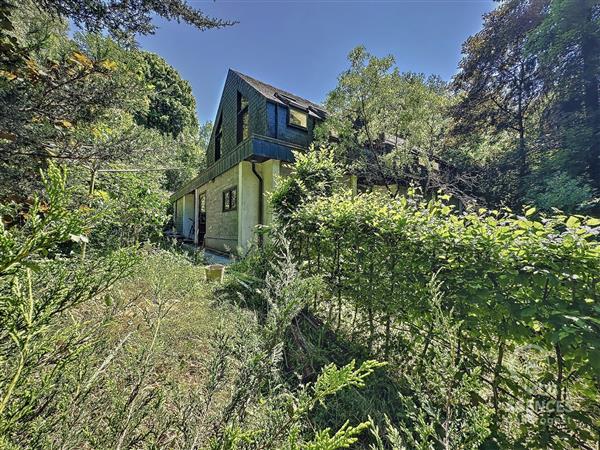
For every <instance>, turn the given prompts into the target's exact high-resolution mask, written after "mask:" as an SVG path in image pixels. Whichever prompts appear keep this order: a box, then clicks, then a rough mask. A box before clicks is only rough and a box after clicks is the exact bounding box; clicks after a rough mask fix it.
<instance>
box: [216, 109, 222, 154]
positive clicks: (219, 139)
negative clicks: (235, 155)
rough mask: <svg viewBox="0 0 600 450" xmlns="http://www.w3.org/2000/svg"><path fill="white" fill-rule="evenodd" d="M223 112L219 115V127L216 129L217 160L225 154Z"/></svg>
mask: <svg viewBox="0 0 600 450" xmlns="http://www.w3.org/2000/svg"><path fill="white" fill-rule="evenodd" d="M222 147H223V113H221V114H220V115H219V121H218V122H217V129H216V130H215V162H217V161H218V160H219V159H221V156H223V148H222Z"/></svg>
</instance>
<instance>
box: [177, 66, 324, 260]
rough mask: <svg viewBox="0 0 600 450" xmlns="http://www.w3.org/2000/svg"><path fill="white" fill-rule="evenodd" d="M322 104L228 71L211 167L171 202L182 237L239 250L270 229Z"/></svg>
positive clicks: (216, 247)
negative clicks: (282, 181)
mask: <svg viewBox="0 0 600 450" xmlns="http://www.w3.org/2000/svg"><path fill="white" fill-rule="evenodd" d="M325 114H326V113H325V110H324V109H323V107H322V106H320V105H317V104H315V103H312V102H310V101H308V100H305V99H303V98H300V97H298V96H296V95H293V94H290V93H289V92H286V91H283V90H281V89H277V88H275V87H273V86H270V85H268V84H265V83H263V82H261V81H258V80H255V79H253V78H251V77H249V76H247V75H244V74H241V73H239V72H236V71H234V70H229V72H228V74H227V79H226V81H225V87H224V88H223V94H222V96H221V100H220V103H219V107H218V110H217V116H216V118H215V122H214V123H215V126H214V128H213V131H212V135H211V138H210V142H209V145H208V149H207V168H206V169H205V170H204V171H202V172H201V173H200V174H199V175H198V176H197V177H195V178H194V179H193V180H191V181H190V182H188V183H187V184H185V185H184V186H182V187H181V188H180V189H179V190H177V191H176V192H175V193H174V194H173V195H172V196H171V201H172V202H173V208H174V214H173V216H174V224H175V228H176V231H177V234H178V235H180V236H183V238H185V239H187V240H190V241H191V240H193V242H194V243H195V244H196V245H198V246H203V247H206V248H208V249H211V250H216V251H220V252H228V253H229V252H236V251H239V249H243V248H244V247H246V246H247V245H248V243H249V242H250V241H251V239H252V238H253V235H254V230H255V227H256V226H257V225H260V224H269V223H270V222H271V220H272V212H271V210H270V207H269V205H268V201H267V196H268V193H269V192H272V191H273V189H274V188H275V186H276V184H277V180H278V178H279V177H283V176H286V175H287V174H289V172H290V164H292V163H293V162H294V155H293V151H306V150H308V148H309V145H310V144H311V142H312V140H313V131H314V127H315V125H316V124H317V123H318V122H319V121H321V120H323V119H324V118H325Z"/></svg>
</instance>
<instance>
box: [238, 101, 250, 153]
mask: <svg viewBox="0 0 600 450" xmlns="http://www.w3.org/2000/svg"><path fill="white" fill-rule="evenodd" d="M248 120H249V116H248V100H247V99H246V97H244V96H243V95H242V94H240V93H239V92H238V96H237V143H238V144H239V143H240V142H242V141H244V140H246V139H248V136H249V134H250V131H249V130H250V127H249V123H248Z"/></svg>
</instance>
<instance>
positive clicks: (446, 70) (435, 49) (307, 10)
mask: <svg viewBox="0 0 600 450" xmlns="http://www.w3.org/2000/svg"><path fill="white" fill-rule="evenodd" d="M190 4H192V5H193V6H194V7H196V8H198V9H201V10H203V11H204V12H205V13H207V14H208V15H210V16H213V17H219V18H223V19H232V20H238V21H239V22H240V23H239V24H237V25H235V26H233V27H230V28H226V29H221V30H210V31H205V32H200V31H198V30H196V29H194V28H192V27H190V26H188V25H185V24H178V23H176V22H166V21H163V20H159V21H157V24H158V25H159V29H158V31H157V32H156V34H155V35H152V36H146V37H142V38H140V39H139V42H140V46H141V47H142V48H143V49H146V50H149V51H152V52H155V53H158V54H159V55H160V56H162V57H163V58H165V59H166V60H167V62H168V63H169V64H171V65H172V66H174V67H175V68H176V69H177V70H178V71H179V73H180V74H181V76H182V77H183V78H185V79H186V80H188V81H190V83H191V84H192V88H193V91H194V95H195V97H196V101H197V103H198V115H199V119H200V121H201V122H205V121H207V120H214V115H215V112H216V109H217V106H218V102H219V98H220V96H221V90H222V88H223V83H224V81H225V76H226V73H227V69H228V68H232V69H236V70H239V71H240V72H243V73H246V74H248V75H250V76H252V77H254V78H257V79H259V80H261V81H264V82H266V83H269V84H272V85H274V86H276V87H279V88H281V89H286V90H288V91H290V92H293V93H294V94H297V95H300V96H302V97H305V98H308V99H310V100H313V101H316V102H321V101H323V100H324V99H325V96H326V95H327V93H328V92H329V91H330V90H331V89H332V88H334V87H335V85H336V80H337V76H338V75H339V74H340V73H341V72H342V71H343V70H345V68H346V67H347V62H346V57H347V54H348V52H349V51H350V50H351V49H352V48H354V47H355V46H357V45H360V44H363V45H365V46H366V48H367V50H368V51H369V52H371V53H373V54H375V55H377V56H384V55H387V54H392V55H394V57H395V58H396V63H397V65H398V67H399V68H400V70H402V71H413V72H423V73H425V74H437V75H440V76H441V77H442V78H444V79H446V80H449V79H450V78H451V77H452V75H454V73H455V72H456V67H457V64H458V61H459V59H460V49H461V45H462V43H463V41H464V40H465V39H466V38H467V37H468V36H470V35H471V34H473V33H475V32H477V31H478V30H479V29H480V28H481V16H482V14H483V13H485V12H487V11H490V10H492V9H493V8H494V2H493V1H491V0H462V1H457V0H382V1H377V0H371V1H370V0H364V1H356V0H355V1H353V0H345V1H344V0H322V1H316V0H315V1H289V0H288V1H286V0H262V1H257V0H245V1H244V0H216V1H214V2H213V1H210V0H209V1H205V0H191V1H190Z"/></svg>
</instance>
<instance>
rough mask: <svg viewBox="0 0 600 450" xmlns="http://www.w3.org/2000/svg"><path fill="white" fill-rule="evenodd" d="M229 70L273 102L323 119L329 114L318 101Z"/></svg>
mask: <svg viewBox="0 0 600 450" xmlns="http://www.w3.org/2000/svg"><path fill="white" fill-rule="evenodd" d="M229 70H231V71H232V72H233V73H235V74H236V75H237V76H239V77H240V78H241V79H242V80H244V81H245V82H246V83H248V84H249V85H250V86H252V87H253V88H254V89H256V90H257V91H258V92H259V93H260V94H261V95H263V96H264V97H265V98H266V99H267V100H269V101H271V102H274V103H279V104H281V105H291V106H295V107H297V108H300V109H304V110H306V111H308V112H309V113H312V115H313V116H315V117H317V118H319V119H323V118H324V117H325V116H326V115H327V111H325V108H323V106H321V105H318V104H317V103H313V102H311V101H310V100H307V99H305V98H302V97H298V96H297V95H294V94H292V93H290V92H287V91H284V90H283V89H279V88H276V87H274V86H271V85H270V84H267V83H263V82H262V81H259V80H257V79H255V78H252V77H250V76H248V75H245V74H243V73H240V72H238V71H236V70H233V69H229Z"/></svg>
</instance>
